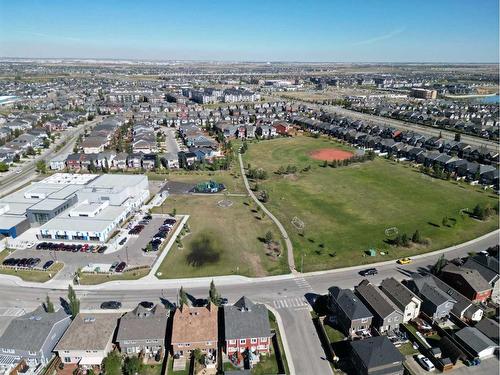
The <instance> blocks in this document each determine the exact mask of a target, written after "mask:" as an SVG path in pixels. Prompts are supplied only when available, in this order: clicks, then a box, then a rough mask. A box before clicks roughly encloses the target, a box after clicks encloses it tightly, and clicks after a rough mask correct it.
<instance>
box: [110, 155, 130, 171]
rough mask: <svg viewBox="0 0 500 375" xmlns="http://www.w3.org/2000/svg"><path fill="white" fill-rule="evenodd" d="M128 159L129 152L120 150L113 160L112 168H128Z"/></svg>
mask: <svg viewBox="0 0 500 375" xmlns="http://www.w3.org/2000/svg"><path fill="white" fill-rule="evenodd" d="M127 159H128V154H127V153H126V152H120V153H118V154H116V156H115V157H114V158H113V160H112V161H111V168H112V169H127Z"/></svg>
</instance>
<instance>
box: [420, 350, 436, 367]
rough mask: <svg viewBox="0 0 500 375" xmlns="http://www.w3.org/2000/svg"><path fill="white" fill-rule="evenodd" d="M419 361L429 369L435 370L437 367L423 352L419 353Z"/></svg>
mask: <svg viewBox="0 0 500 375" xmlns="http://www.w3.org/2000/svg"><path fill="white" fill-rule="evenodd" d="M417 362H418V363H419V364H420V366H422V367H423V368H424V369H425V370H427V371H433V370H434V369H435V367H434V365H433V364H432V362H431V361H430V359H429V358H427V357H426V356H424V355H423V354H419V355H417Z"/></svg>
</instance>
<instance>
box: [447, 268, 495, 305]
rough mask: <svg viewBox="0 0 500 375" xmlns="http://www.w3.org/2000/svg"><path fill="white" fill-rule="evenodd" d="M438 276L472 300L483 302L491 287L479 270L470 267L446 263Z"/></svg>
mask: <svg viewBox="0 0 500 375" xmlns="http://www.w3.org/2000/svg"><path fill="white" fill-rule="evenodd" d="M439 277H440V278H441V279H442V280H444V281H445V282H446V283H447V284H448V285H450V286H452V287H454V288H455V289H456V290H458V291H459V292H460V293H462V294H463V295H464V296H466V297H467V298H468V299H470V300H471V301H472V302H485V301H486V300H487V299H488V298H490V296H491V292H492V290H493V289H492V287H491V285H490V284H489V283H488V281H486V280H485V279H484V278H483V277H482V276H481V274H480V273H479V271H477V270H475V269H471V268H465V267H457V266H456V265H455V264H453V263H449V264H447V265H446V266H445V267H444V268H443V269H442V271H441V274H440V275H439Z"/></svg>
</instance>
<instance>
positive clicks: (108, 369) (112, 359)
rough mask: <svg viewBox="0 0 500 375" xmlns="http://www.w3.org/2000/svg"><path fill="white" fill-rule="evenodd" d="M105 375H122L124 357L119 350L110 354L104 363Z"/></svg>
mask: <svg viewBox="0 0 500 375" xmlns="http://www.w3.org/2000/svg"><path fill="white" fill-rule="evenodd" d="M102 366H103V368H104V374H105V375H121V373H122V357H121V356H120V353H118V351H117V350H113V351H112V352H110V353H109V354H108V355H107V356H106V358H104V359H103V361H102Z"/></svg>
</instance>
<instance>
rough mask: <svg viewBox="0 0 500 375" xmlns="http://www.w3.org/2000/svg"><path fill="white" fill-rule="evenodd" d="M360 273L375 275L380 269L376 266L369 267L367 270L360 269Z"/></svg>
mask: <svg viewBox="0 0 500 375" xmlns="http://www.w3.org/2000/svg"><path fill="white" fill-rule="evenodd" d="M359 274H360V275H361V276H373V275H376V274H378V271H377V269H376V268H367V269H366V270H363V271H359Z"/></svg>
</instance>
